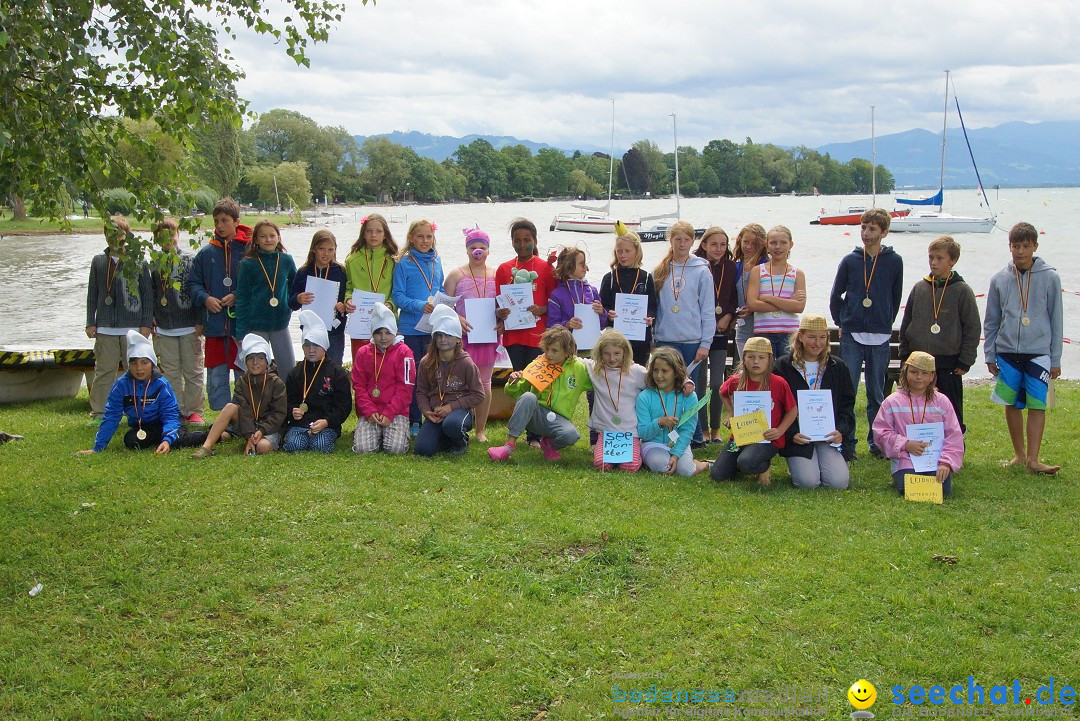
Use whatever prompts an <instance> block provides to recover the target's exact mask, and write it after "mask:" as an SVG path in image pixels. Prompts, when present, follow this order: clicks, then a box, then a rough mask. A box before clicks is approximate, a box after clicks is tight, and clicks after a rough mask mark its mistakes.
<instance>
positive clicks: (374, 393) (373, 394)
mask: <svg viewBox="0 0 1080 721" xmlns="http://www.w3.org/2000/svg"><path fill="white" fill-rule="evenodd" d="M381 395H382V391H380V390H379V389H378V388H372V389H371V397H372V398H378V397H379V396H381Z"/></svg>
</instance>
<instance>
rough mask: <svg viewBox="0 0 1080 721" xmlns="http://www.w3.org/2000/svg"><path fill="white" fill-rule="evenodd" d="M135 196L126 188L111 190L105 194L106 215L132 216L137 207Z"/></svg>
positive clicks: (104, 207) (104, 208) (103, 207)
mask: <svg viewBox="0 0 1080 721" xmlns="http://www.w3.org/2000/svg"><path fill="white" fill-rule="evenodd" d="M136 203H137V201H136V198H135V195H134V194H133V193H132V192H131V191H129V190H127V189H125V188H109V189H108V190H106V191H105V192H104V205H103V206H102V210H104V211H105V215H132V214H133V213H134V212H135V207H136Z"/></svg>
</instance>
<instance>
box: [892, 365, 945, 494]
mask: <svg viewBox="0 0 1080 721" xmlns="http://www.w3.org/2000/svg"><path fill="white" fill-rule="evenodd" d="M936 375H937V372H936V363H935V361H934V356H932V355H930V354H929V353H923V352H922V351H913V352H912V353H911V355H909V356H908V357H907V360H905V361H904V365H903V367H902V368H901V369H900V389H899V390H898V391H896V392H895V393H893V394H892V395H891V396H889V397H888V398H886V399H885V402H884V403H882V404H881V408H880V409H879V410H878V414H877V418H876V419H875V420H874V427H873V431H874V442H875V443H877V447H878V448H880V449H881V452H882V453H884V454H885V457H886V458H888V459H890V460H891V461H892V477H893V484H894V485H895V486H896V490H897V491H899V492H900V495H903V494H904V476H905V475H906V474H908V473H914V470H912V469H913V463H912V461H911V457H912V456H921V455H922V454H923V452H924V451H925V450H926V449H927V447H928V446H929V445H930V443H929V442H927V441H915V440H910V439H909V438H908V437H907V434H908V426H909V425H911V424H914V423H942V424H944V427H945V439H944V442H943V444H942V449H941V457H940V458H938V466H937V473H936V474H935V476H936V478H937V481H938V483H940V484H942V489H941V493H942V495H943V496H948V495H951V494H952V475H953V474H954V473H956V472H957V471H959V470H960V466H961V465H962V464H963V462H964V433H963V431H961V430H960V422H959V421H958V420H957V419H956V411H954V410H953V407H952V403H950V402H949V399H948V398H946V397H945V394H944V393H942V392H941V391H938V390H936V389H935V388H934V381H935V380H936V379H935V376H936Z"/></svg>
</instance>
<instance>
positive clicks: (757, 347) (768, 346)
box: [743, 336, 772, 355]
mask: <svg viewBox="0 0 1080 721" xmlns="http://www.w3.org/2000/svg"><path fill="white" fill-rule="evenodd" d="M747 351H753V352H755V353H768V354H769V355H772V343H770V342H769V339H768V338H762V337H761V336H754V337H753V338H751V339H750V340H748V341H746V345H744V346H743V353H746V352H747Z"/></svg>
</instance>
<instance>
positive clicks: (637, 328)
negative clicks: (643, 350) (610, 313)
mask: <svg viewBox="0 0 1080 721" xmlns="http://www.w3.org/2000/svg"><path fill="white" fill-rule="evenodd" d="M648 314H649V298H648V296H644V295H635V294H633V293H616V294H615V323H614V327H615V330H617V331H619V332H620V333H622V334H623V335H624V336H626V337H627V339H629V340H645V316H647V315H648Z"/></svg>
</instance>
